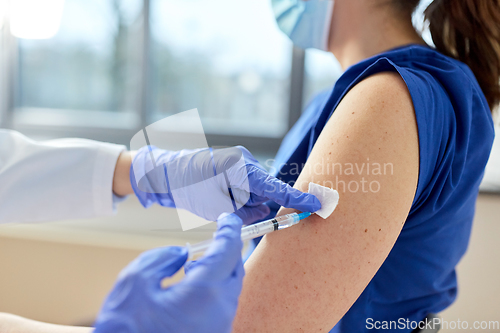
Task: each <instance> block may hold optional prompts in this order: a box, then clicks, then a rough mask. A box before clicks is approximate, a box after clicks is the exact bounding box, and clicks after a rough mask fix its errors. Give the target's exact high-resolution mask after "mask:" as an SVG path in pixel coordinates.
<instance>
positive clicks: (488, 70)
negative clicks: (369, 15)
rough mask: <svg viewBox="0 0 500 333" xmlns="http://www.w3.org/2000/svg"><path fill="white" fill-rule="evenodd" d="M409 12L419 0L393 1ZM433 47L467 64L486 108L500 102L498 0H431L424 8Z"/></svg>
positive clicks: (499, 0)
mask: <svg viewBox="0 0 500 333" xmlns="http://www.w3.org/2000/svg"><path fill="white" fill-rule="evenodd" d="M393 1H394V4H395V5H396V6H397V8H398V9H400V10H402V11H403V12H404V13H405V14H408V13H409V14H412V13H413V12H414V11H415V9H416V7H417V6H418V4H419V3H420V0H393ZM425 19H426V20H427V22H428V23H429V29H430V32H431V34H432V40H433V41H434V44H435V46H436V49H437V50H438V51H439V52H441V53H443V54H445V55H447V56H450V57H453V58H455V59H458V60H460V61H462V62H463V63H465V64H467V65H468V66H469V67H470V69H471V70H472V72H473V73H474V75H475V76H476V79H477V81H478V82H479V85H480V86H481V89H482V90H483V93H484V95H485V96H486V100H487V101H488V104H489V106H490V109H492V110H493V109H494V108H495V107H496V106H497V105H498V104H499V103H500V0H434V1H433V2H432V3H431V4H430V5H429V7H428V8H427V9H426V10H425Z"/></svg>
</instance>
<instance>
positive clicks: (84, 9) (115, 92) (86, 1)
mask: <svg viewBox="0 0 500 333" xmlns="http://www.w3.org/2000/svg"><path fill="white" fill-rule="evenodd" d="M141 10H142V2H141V0H125V1H120V0H110V1H101V0H68V1H66V3H65V8H64V15H63V18H62V22H61V28H60V30H59V32H58V34H57V35H56V36H55V37H54V38H51V39H47V40H26V39H19V40H18V57H17V60H18V75H17V77H18V85H17V94H16V107H17V111H18V112H19V113H20V114H19V117H18V118H21V119H22V117H23V114H24V115H27V116H26V118H30V120H31V122H37V121H42V122H44V123H50V122H54V124H57V123H64V124H67V123H68V121H70V120H71V119H73V120H75V123H76V124H82V119H83V120H85V119H90V118H93V117H96V115H95V114H93V113H95V112H96V111H109V112H123V113H133V112H134V110H137V107H138V98H139V96H138V93H137V91H138V86H139V84H140V80H139V79H140V72H139V71H140V69H139V68H138V66H136V63H137V59H138V58H140V56H141V53H140V48H137V42H138V41H140V38H139V37H140V20H141V15H140V14H141ZM138 50H139V52H138ZM58 110H59V111H58ZM23 111H24V113H23ZM30 111H31V112H30ZM43 111H45V112H43ZM47 115H51V116H49V117H48V118H47ZM123 118H126V117H122V119H123ZM70 123H71V121H70ZM84 123H85V121H84ZM91 123H92V122H88V123H87V124H91ZM123 123H124V122H122V124H123ZM102 125H103V126H104V125H105V124H102Z"/></svg>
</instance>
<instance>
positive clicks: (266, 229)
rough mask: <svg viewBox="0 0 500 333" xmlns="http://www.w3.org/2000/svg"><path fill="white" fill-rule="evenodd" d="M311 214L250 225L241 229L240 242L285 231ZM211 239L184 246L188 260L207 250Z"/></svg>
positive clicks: (294, 215)
mask: <svg viewBox="0 0 500 333" xmlns="http://www.w3.org/2000/svg"><path fill="white" fill-rule="evenodd" d="M310 215H311V213H300V214H297V213H291V214H287V215H282V216H278V217H275V218H274V219H270V220H267V221H262V222H259V223H255V224H251V225H249V226H246V227H243V228H241V240H242V241H246V240H250V239H254V238H257V237H260V236H264V235H265V234H268V233H271V232H273V231H277V230H281V229H286V228H288V227H291V226H292V225H295V224H297V223H299V221H300V220H303V219H305V218H306V217H309V216H310ZM212 242H213V238H212V239H207V240H206V241H203V242H200V243H197V244H194V245H190V244H189V243H188V244H187V245H186V247H187V249H188V252H189V258H192V257H193V256H194V255H196V254H200V253H203V252H205V250H207V249H208V247H209V246H210V244H212Z"/></svg>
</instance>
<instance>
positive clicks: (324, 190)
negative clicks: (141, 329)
mask: <svg viewBox="0 0 500 333" xmlns="http://www.w3.org/2000/svg"><path fill="white" fill-rule="evenodd" d="M308 192H309V193H311V194H314V195H315V196H316V198H318V200H319V202H321V209H320V210H318V211H316V212H314V213H315V214H316V215H319V216H321V217H322V218H324V219H326V218H327V217H328V216H330V215H331V214H332V213H333V211H334V210H335V208H337V204H338V203H339V192H337V191H336V190H332V189H331V188H328V187H324V186H321V185H318V184H315V183H309V191H308Z"/></svg>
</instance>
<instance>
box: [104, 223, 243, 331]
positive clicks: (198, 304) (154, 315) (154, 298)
mask: <svg viewBox="0 0 500 333" xmlns="http://www.w3.org/2000/svg"><path fill="white" fill-rule="evenodd" d="M217 223H218V230H217V232H216V234H215V240H214V243H213V244H212V245H211V246H210V248H209V249H208V250H207V252H206V253H205V255H204V256H203V257H201V258H200V259H199V260H198V261H196V262H195V263H192V264H191V265H190V268H189V270H186V276H185V277H184V279H183V280H181V281H180V282H179V283H177V284H174V285H172V286H170V287H168V288H166V289H163V288H162V287H161V281H162V279H164V278H165V277H170V276H172V275H173V274H175V273H176V272H177V271H178V270H179V269H180V268H181V267H182V266H183V265H184V263H185V262H186V260H187V257H188V253H187V250H186V249H185V248H181V247H166V248H159V249H155V250H151V251H148V252H145V253H144V254H142V255H141V256H139V258H137V259H136V260H135V261H133V262H132V263H131V264H130V265H128V266H127V267H126V268H125V269H124V270H123V271H122V272H121V273H120V275H119V277H118V281H117V283H116V285H115V287H114V289H113V291H112V292H111V293H110V294H109V296H108V298H107V299H106V301H105V302H104V305H103V307H102V309H101V312H100V313H99V315H98V317H97V321H96V324H95V331H94V333H117V332H119V333H158V332H163V333H188V332H189V333H204V332H207V333H213V332H217V333H225V332H230V331H231V326H232V322H233V319H234V316H235V315H236V308H237V306H238V297H239V295H240V292H241V287H242V282H243V276H244V275H245V272H244V269H243V263H242V261H241V249H242V245H243V244H242V242H241V226H242V221H241V219H240V218H239V217H238V216H235V215H234V214H232V215H226V216H223V217H221V218H220V219H219V220H218V222H217Z"/></svg>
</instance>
